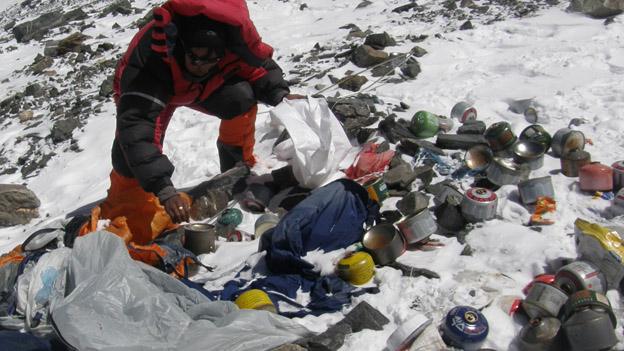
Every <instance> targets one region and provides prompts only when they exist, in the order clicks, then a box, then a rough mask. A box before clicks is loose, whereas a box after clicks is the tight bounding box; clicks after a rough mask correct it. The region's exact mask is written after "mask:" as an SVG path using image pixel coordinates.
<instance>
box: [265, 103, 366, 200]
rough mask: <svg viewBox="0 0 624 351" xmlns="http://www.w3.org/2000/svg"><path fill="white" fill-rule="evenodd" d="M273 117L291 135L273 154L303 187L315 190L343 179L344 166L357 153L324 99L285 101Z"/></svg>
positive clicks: (274, 121) (272, 112)
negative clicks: (285, 163)
mask: <svg viewBox="0 0 624 351" xmlns="http://www.w3.org/2000/svg"><path fill="white" fill-rule="evenodd" d="M270 114H271V119H272V123H274V124H277V125H282V126H284V128H286V130H288V134H289V135H290V139H289V140H287V141H284V142H282V143H280V144H278V145H277V146H276V148H275V150H274V153H275V154H276V155H277V157H278V159H280V160H282V161H286V162H288V163H289V164H290V165H291V166H292V168H293V173H294V175H295V178H296V179H297V181H298V182H299V184H300V185H301V186H303V187H306V188H310V189H315V188H318V187H320V186H323V185H325V184H327V183H329V182H331V181H334V180H336V179H339V178H344V176H345V175H344V173H342V172H340V170H339V169H340V167H341V163H342V167H346V166H348V165H350V164H351V163H353V159H354V158H355V156H356V154H357V152H356V150H355V149H354V148H353V146H352V145H351V142H349V138H348V137H347V135H346V134H345V132H344V130H343V129H342V126H341V125H340V122H339V121H338V119H337V118H336V116H335V115H334V114H333V113H332V111H331V110H330V109H329V106H327V101H325V99H315V98H307V99H305V100H304V99H299V100H284V101H283V102H282V103H280V104H279V105H277V106H276V107H275V108H273V109H272V110H271V112H270Z"/></svg>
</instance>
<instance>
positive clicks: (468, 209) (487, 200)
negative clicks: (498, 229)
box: [460, 188, 498, 223]
mask: <svg viewBox="0 0 624 351" xmlns="http://www.w3.org/2000/svg"><path fill="white" fill-rule="evenodd" d="M460 207H461V211H462V214H463V215H464V218H466V220H467V221H469V222H473V223H475V222H481V221H487V220H490V219H493V218H494V217H496V208H497V207H498V197H497V196H496V193H495V192H493V191H492V190H490V189H486V188H470V189H468V190H466V193H465V194H464V198H463V200H462V202H461V204H460Z"/></svg>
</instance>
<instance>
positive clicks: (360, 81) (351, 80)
mask: <svg viewBox="0 0 624 351" xmlns="http://www.w3.org/2000/svg"><path fill="white" fill-rule="evenodd" d="M366 82H368V78H366V77H365V76H359V75H355V76H346V77H345V78H343V79H341V81H340V83H338V87H340V88H342V89H346V90H350V91H359V90H360V88H361V87H362V85H364V84H366Z"/></svg>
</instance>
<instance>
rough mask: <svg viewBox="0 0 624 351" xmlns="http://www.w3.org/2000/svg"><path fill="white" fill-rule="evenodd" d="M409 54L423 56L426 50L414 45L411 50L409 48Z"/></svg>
mask: <svg viewBox="0 0 624 351" xmlns="http://www.w3.org/2000/svg"><path fill="white" fill-rule="evenodd" d="M410 54H412V55H414V56H416V57H423V56H425V55H426V54H427V50H425V49H423V48H422V47H420V46H418V45H416V46H414V47H413V48H412V50H410Z"/></svg>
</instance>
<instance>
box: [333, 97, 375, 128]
mask: <svg viewBox="0 0 624 351" xmlns="http://www.w3.org/2000/svg"><path fill="white" fill-rule="evenodd" d="M327 103H328V105H329V106H331V110H332V112H333V113H334V114H335V115H336V117H338V118H339V119H341V120H344V119H348V118H359V117H364V118H366V117H369V116H370V114H371V112H374V109H375V106H374V104H373V103H369V102H368V101H366V100H364V99H362V98H360V97H359V96H358V97H351V98H347V99H335V98H332V97H328V98H327ZM367 125H368V124H367Z"/></svg>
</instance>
